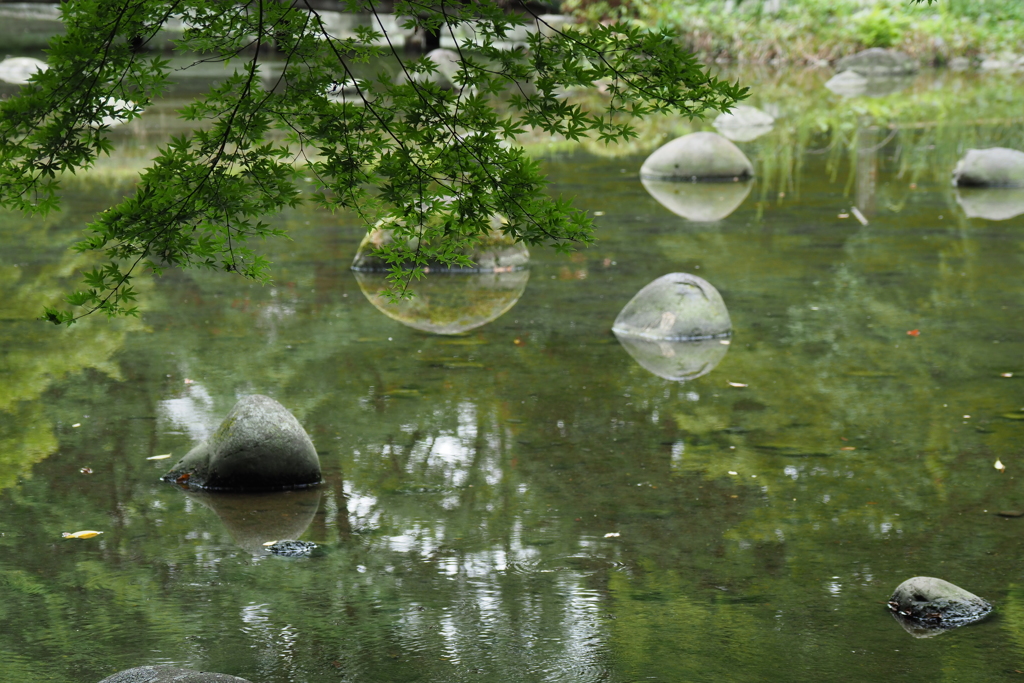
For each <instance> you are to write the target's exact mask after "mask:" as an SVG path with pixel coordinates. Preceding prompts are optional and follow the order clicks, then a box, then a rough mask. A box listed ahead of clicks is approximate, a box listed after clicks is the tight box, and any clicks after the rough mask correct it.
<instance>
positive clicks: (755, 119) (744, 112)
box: [711, 104, 775, 142]
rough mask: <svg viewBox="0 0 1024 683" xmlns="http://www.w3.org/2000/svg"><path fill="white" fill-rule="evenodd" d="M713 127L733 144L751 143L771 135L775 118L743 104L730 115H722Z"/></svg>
mask: <svg viewBox="0 0 1024 683" xmlns="http://www.w3.org/2000/svg"><path fill="white" fill-rule="evenodd" d="M711 125H713V126H714V127H715V128H716V129H717V130H718V132H719V133H721V134H722V136H724V137H725V138H727V139H729V140H732V141H733V142H749V141H751V140H756V139H757V138H759V137H761V136H762V135H764V134H765V133H770V132H771V130H772V126H774V125H775V117H774V116H772V115H770V114H766V113H765V112H763V111H761V110H760V109H758V108H757V107H751V106H748V105H744V104H741V105H739V106H737V107H734V108H733V110H732V111H731V112H729V113H728V114H721V115H720V116H719V117H718V118H717V119H715V121H714V123H712V124H711Z"/></svg>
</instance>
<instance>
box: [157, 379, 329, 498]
mask: <svg viewBox="0 0 1024 683" xmlns="http://www.w3.org/2000/svg"><path fill="white" fill-rule="evenodd" d="M163 479H164V480H166V481H173V482H175V483H178V484H182V485H186V486H188V487H189V488H192V487H196V488H201V489H210V490H214V491H279V490H285V489H295V488H304V487H307V486H313V485H316V484H318V483H320V459H319V458H318V457H317V454H316V449H315V448H314V447H313V442H312V441H311V440H310V438H309V435H308V434H306V430H304V429H303V428H302V425H300V424H299V421H298V420H296V419H295V417H294V416H293V415H292V414H291V413H290V412H288V409H287V408H285V407H284V406H282V405H281V404H280V403H278V402H277V401H275V400H274V399H272V398H270V397H268V396H261V395H259V394H254V395H252V396H246V397H245V398H243V399H241V400H240V401H238V403H236V404H235V407H234V408H232V409H231V412H229V413H228V415H227V417H225V418H224V421H223V422H222V423H221V425H220V427H218V428H217V431H216V432H214V433H213V435H211V436H210V438H208V439H207V440H206V441H204V442H203V443H201V444H199V445H198V446H196V447H195V448H193V449H192V450H191V451H189V452H188V453H187V454H186V455H185V456H184V457H183V458H182V459H181V460H179V461H178V462H177V463H175V464H174V466H173V467H171V469H170V471H168V472H167V474H165V475H164V476H163Z"/></svg>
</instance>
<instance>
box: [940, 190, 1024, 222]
mask: <svg viewBox="0 0 1024 683" xmlns="http://www.w3.org/2000/svg"><path fill="white" fill-rule="evenodd" d="M956 203H957V204H959V205H960V207H961V208H962V209H963V210H964V213H965V214H967V217H968V218H985V219H988V220H990V221H1005V220H1009V219H1010V218H1013V217H1014V216H1019V215H1021V214H1022V213H1024V189H1019V188H978V189H964V188H960V187H958V188H957V189H956Z"/></svg>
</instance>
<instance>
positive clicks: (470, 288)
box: [353, 270, 530, 334]
mask: <svg viewBox="0 0 1024 683" xmlns="http://www.w3.org/2000/svg"><path fill="white" fill-rule="evenodd" d="M353 274H354V275H355V278H356V282H358V283H359V289H361V290H362V292H363V295H364V296H365V297H366V299H367V300H368V301H369V302H370V303H371V304H373V305H374V307H375V308H376V309H377V310H379V311H380V312H381V313H383V314H384V315H386V316H388V317H389V318H391V319H392V320H397V321H398V322H400V323H402V324H403V325H406V326H408V327H412V328H414V329H417V330H422V331H423V332H430V333H431V334H461V333H463V332H468V331H469V330H472V329H474V328H477V327H480V326H481V325H486V324H487V323H489V322H491V321H492V320H496V319H497V318H499V317H501V316H502V315H504V314H505V313H507V312H508V310H509V309H511V308H512V307H513V306H515V305H516V302H517V301H519V297H521V296H522V295H523V292H524V291H525V290H526V283H527V282H528V281H529V279H530V271H528V270H515V271H512V272H505V273H472V274H461V275H460V274H444V273H431V274H430V275H428V276H427V277H425V278H423V279H422V280H418V281H417V282H416V284H415V288H416V294H415V296H413V297H412V298H411V299H404V300H401V301H395V302H393V301H390V300H389V299H388V298H387V297H386V296H385V295H384V294H383V291H384V289H385V287H386V286H387V282H386V281H385V279H384V278H385V276H384V274H383V273H366V272H360V271H354V272H353Z"/></svg>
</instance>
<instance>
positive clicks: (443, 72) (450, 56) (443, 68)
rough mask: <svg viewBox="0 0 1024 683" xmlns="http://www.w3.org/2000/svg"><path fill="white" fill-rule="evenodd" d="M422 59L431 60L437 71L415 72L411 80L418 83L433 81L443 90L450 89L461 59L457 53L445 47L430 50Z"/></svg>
mask: <svg viewBox="0 0 1024 683" xmlns="http://www.w3.org/2000/svg"><path fill="white" fill-rule="evenodd" d="M424 59H426V60H427V61H429V62H431V63H432V64H433V65H434V67H435V68H436V69H437V71H435V72H433V73H422V74H415V75H414V76H413V80H414V81H416V82H420V83H427V82H429V83H434V84H436V85H437V86H438V87H439V88H441V89H443V90H452V89H454V88H455V87H456V85H455V74H457V73H458V71H459V66H460V65H461V64H462V60H461V59H459V53H457V52H455V51H453V50H448V49H445V48H443V47H442V48H437V49H436V50H431V51H430V52H428V53H427V54H426V55H424Z"/></svg>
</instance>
